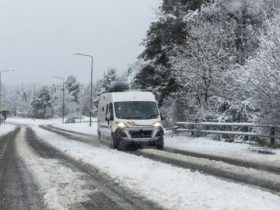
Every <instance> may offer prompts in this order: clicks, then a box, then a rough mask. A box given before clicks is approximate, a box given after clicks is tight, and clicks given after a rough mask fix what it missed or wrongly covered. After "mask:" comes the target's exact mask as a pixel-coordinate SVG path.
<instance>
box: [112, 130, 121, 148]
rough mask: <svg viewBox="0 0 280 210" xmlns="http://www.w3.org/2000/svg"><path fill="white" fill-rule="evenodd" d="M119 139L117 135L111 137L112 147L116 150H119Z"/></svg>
mask: <svg viewBox="0 0 280 210" xmlns="http://www.w3.org/2000/svg"><path fill="white" fill-rule="evenodd" d="M119 144H120V143H119V139H118V138H117V137H116V135H114V134H113V133H112V135H111V147H112V148H113V149H116V148H118V147H119Z"/></svg>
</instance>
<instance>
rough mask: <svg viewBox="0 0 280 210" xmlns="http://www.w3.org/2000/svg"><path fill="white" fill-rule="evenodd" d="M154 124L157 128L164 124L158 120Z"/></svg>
mask: <svg viewBox="0 0 280 210" xmlns="http://www.w3.org/2000/svg"><path fill="white" fill-rule="evenodd" d="M153 126H154V127H156V128H159V127H161V126H162V124H161V123H160V122H157V123H155V124H153Z"/></svg>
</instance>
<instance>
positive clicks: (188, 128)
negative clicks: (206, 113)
mask: <svg viewBox="0 0 280 210" xmlns="http://www.w3.org/2000/svg"><path fill="white" fill-rule="evenodd" d="M256 127H259V128H266V129H268V130H269V134H258V133H254V132H252V130H253V128H256ZM170 130H173V131H174V132H175V133H176V132H190V133H191V134H192V135H196V136H199V135H200V134H201V133H205V134H220V135H229V136H232V137H233V139H234V136H244V137H245V140H247V139H248V137H249V136H251V137H261V138H269V139H270V144H271V145H275V139H280V136H277V135H276V132H277V133H280V126H278V125H263V124H254V123H216V122H200V123H196V122H176V123H175V126H174V127H173V128H170ZM240 130H242V131H240ZM249 130H251V131H249Z"/></svg>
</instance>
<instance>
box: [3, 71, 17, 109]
mask: <svg viewBox="0 0 280 210" xmlns="http://www.w3.org/2000/svg"><path fill="white" fill-rule="evenodd" d="M8 71H15V70H2V71H0V106H2V82H1V76H2V75H1V74H2V73H4V72H8Z"/></svg>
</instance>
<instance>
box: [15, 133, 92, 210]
mask: <svg viewBox="0 0 280 210" xmlns="http://www.w3.org/2000/svg"><path fill="white" fill-rule="evenodd" d="M16 142H17V144H16V148H17V153H18V154H19V157H20V158H21V159H22V160H23V161H24V163H25V164H26V166H27V167H28V168H29V169H30V171H31V173H32V174H33V177H34V178H35V179H36V183H37V184H38V185H39V189H40V191H41V192H42V194H43V196H44V200H45V204H46V205H47V207H48V208H50V209H61V210H63V209H69V208H70V207H71V205H72V204H75V203H80V202H83V201H87V200H89V197H88V195H89V194H90V193H92V192H91V191H90V190H89V189H88V187H87V186H88V182H87V181H86V179H85V178H84V175H83V174H81V173H78V172H74V171H72V170H71V169H70V168H68V167H66V166H65V165H63V164H62V163H61V162H59V161H58V160H55V159H44V158H41V157H39V156H37V155H35V154H34V152H33V151H32V149H31V148H30V147H29V146H28V145H27V143H26V141H25V137H24V132H23V131H21V132H20V133H19V135H18V137H17V141H16Z"/></svg>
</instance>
